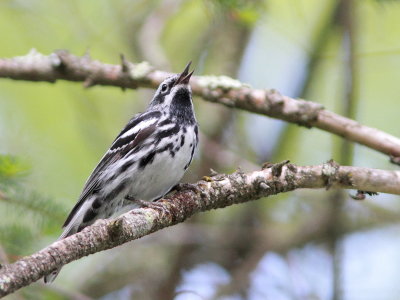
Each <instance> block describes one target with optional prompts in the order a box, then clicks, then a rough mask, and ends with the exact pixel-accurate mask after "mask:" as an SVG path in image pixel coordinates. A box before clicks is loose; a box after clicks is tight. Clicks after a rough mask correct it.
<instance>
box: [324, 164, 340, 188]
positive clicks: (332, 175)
mask: <svg viewBox="0 0 400 300" xmlns="http://www.w3.org/2000/svg"><path fill="white" fill-rule="evenodd" d="M338 171H339V165H338V163H336V162H335V161H334V160H333V159H331V160H329V161H328V162H326V163H324V164H323V165H322V177H323V179H324V184H325V187H326V190H329V188H330V187H331V186H332V185H333V184H334V183H335V182H339V172H338Z"/></svg>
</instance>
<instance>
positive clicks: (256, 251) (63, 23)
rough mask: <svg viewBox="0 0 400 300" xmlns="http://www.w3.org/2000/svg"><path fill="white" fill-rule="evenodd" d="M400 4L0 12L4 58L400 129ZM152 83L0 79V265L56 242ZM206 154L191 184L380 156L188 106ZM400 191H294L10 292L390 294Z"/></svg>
mask: <svg viewBox="0 0 400 300" xmlns="http://www.w3.org/2000/svg"><path fill="white" fill-rule="evenodd" d="M399 20H400V3H399V2H398V1H394V0H392V1H389V0H386V1H383V0H381V1H377V0H265V1H262V0H255V1H240V0H218V1H216V0H214V1H212V0H203V1H195V0H189V1H183V0H180V1H172V0H169V1H154V0H153V1H143V0H142V1H140V0H138V1H127V0H118V1H105V0H97V1H76V0H71V1H50V0H42V1H37V0H36V1H35V0H31V1H26V0H19V1H18V0H14V1H11V0H3V1H1V2H0V35H1V37H2V42H1V46H0V57H13V56H17V55H24V54H26V53H27V52H29V50H30V49H31V48H35V49H37V50H38V51H39V52H42V53H46V54H47V53H50V52H52V51H53V50H55V49H68V50H69V51H71V52H72V53H74V54H82V55H83V54H84V53H85V52H90V55H91V56H92V57H93V58H95V59H99V60H101V61H104V62H109V63H119V54H120V53H124V54H125V55H126V56H127V58H128V59H129V60H131V61H133V62H139V61H142V60H147V61H149V62H150V63H151V64H152V65H154V66H156V67H157V68H160V69H164V70H169V71H173V72H179V71H181V70H182V68H183V67H184V65H185V64H186V63H187V62H188V61H189V60H193V62H194V65H195V67H196V74H197V75H203V74H225V75H229V76H232V77H235V78H239V79H240V80H242V81H244V82H248V83H249V84H251V85H252V86H254V87H256V88H276V89H278V90H280V91H281V92H282V93H284V94H287V95H289V96H292V97H303V98H305V99H308V100H312V101H316V102H319V103H321V104H323V105H324V106H325V107H326V108H327V109H329V110H332V111H335V112H338V113H340V114H343V115H347V116H349V117H351V118H355V119H357V120H358V121H360V122H361V123H363V124H365V125H368V126H371V127H377V128H379V129H381V130H384V131H386V132H388V133H390V134H393V135H395V136H400V127H399V125H398V115H399V109H398V103H399V94H400V85H399V84H398V78H399V76H400V39H398V36H399V34H400V23H399V22H400V21H399ZM153 92H154V91H152V90H145V89H140V90H137V91H126V92H123V91H121V90H120V89H118V88H113V87H94V88H91V89H84V88H83V87H82V86H81V85H80V84H77V83H71V82H57V84H55V85H52V84H48V83H33V82H16V81H11V80H5V79H1V80H0V153H1V154H2V156H0V260H1V261H2V262H7V261H14V260H16V259H18V257H20V256H22V255H28V254H30V253H32V252H35V251H37V250H38V249H40V248H42V247H45V246H46V245H48V244H49V243H51V242H52V241H53V240H55V239H56V237H57V236H58V234H59V233H60V225H61V224H62V222H63V221H64V218H65V217H66V215H67V213H68V211H69V210H70V209H71V207H72V206H73V204H74V203H75V201H76V199H77V197H78V196H79V194H80V192H81V188H82V186H83V184H84V182H85V180H86V178H87V177H88V176H89V174H90V172H91V170H92V169H93V168H94V166H95V165H96V163H97V162H98V160H99V159H100V158H101V156H102V155H103V153H104V151H105V150H106V149H107V147H108V146H109V144H110V142H111V141H112V140H113V138H114V137H115V136H116V134H117V133H118V132H119V130H120V129H121V128H122V126H123V125H124V124H125V123H126V122H127V121H128V120H129V118H130V117H131V116H132V115H133V114H134V113H136V112H138V111H143V110H144V109H145V107H146V105H147V103H148V101H149V100H150V99H151V97H152V94H153ZM195 106H196V113H197V117H198V120H199V123H200V128H201V133H202V136H201V149H200V151H199V153H198V155H197V159H196V160H195V162H194V164H193V165H192V167H191V169H190V172H188V174H187V176H186V177H185V181H196V180H197V179H199V178H201V177H202V176H203V175H208V174H209V169H210V168H213V169H215V170H217V171H218V172H232V171H234V170H235V169H236V168H237V167H238V166H241V167H242V169H244V170H245V171H250V170H254V169H256V168H257V166H258V165H260V164H261V163H262V162H265V161H273V162H278V161H281V160H283V159H290V160H291V161H292V162H294V163H296V164H320V163H322V162H324V161H326V160H328V159H330V158H334V159H335V160H338V161H340V162H342V163H346V164H353V165H356V166H365V167H375V168H384V169H394V168H395V167H394V166H393V165H390V164H389V162H388V158H387V157H385V156H383V155H381V154H378V153H376V152H374V151H372V150H369V149H366V148H363V147H359V146H356V147H355V148H354V155H353V149H352V146H351V145H348V144H347V143H343V141H342V140H341V139H340V138H337V137H333V136H332V135H330V134H327V133H325V132H321V131H318V130H316V129H312V130H308V129H305V128H300V127H298V126H295V125H289V124H285V123H283V122H281V121H277V120H271V119H267V118H266V117H261V116H257V115H254V114H250V113H247V112H243V111H232V110H230V109H227V108H224V107H221V106H218V105H216V104H210V103H206V102H204V101H203V100H201V99H195ZM399 213H400V206H399V198H398V197H397V196H390V195H379V196H378V197H374V199H368V200H366V201H363V202H355V201H353V200H351V199H350V197H349V195H348V193H347V192H337V191H328V192H326V191H296V192H294V193H289V194H285V195H279V196H275V197H271V198H269V199H264V200H260V201H256V202H253V203H248V204H245V205H240V206H234V207H228V208H225V209H223V210H217V211H213V212H209V213H206V214H202V215H199V216H196V217H195V218H193V219H191V220H190V222H186V223H185V224H180V225H178V226H175V227H174V228H169V229H167V230H164V231H162V232H159V233H156V234H153V235H151V236H148V237H146V238H144V239H142V240H140V241H135V242H133V243H130V244H127V245H124V246H122V247H119V248H117V249H113V250H111V251H106V252H104V253H99V254H96V255H93V256H90V257H88V258H85V259H82V260H80V261H77V262H75V263H72V264H70V265H68V266H66V267H65V268H64V269H63V271H62V273H61V274H60V276H59V278H58V279H57V281H56V283H55V284H54V285H50V286H44V285H43V284H41V283H36V284H34V285H32V286H30V287H28V288H25V289H23V290H21V291H19V292H18V293H16V294H14V295H12V296H9V297H8V298H9V299H39V298H40V299H91V298H95V299H178V300H185V299H225V300H226V299H232V300H236V299H398V295H399V293H400V287H399V285H398V278H399V277H400V271H399V270H400V268H398V265H399V259H400V256H399V253H400V251H399V250H400V240H399V233H400V226H399V224H398V220H399Z"/></svg>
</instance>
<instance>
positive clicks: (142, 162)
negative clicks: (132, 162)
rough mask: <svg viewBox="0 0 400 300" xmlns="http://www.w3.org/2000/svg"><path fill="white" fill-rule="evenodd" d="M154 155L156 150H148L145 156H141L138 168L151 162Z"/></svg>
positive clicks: (142, 167)
mask: <svg viewBox="0 0 400 300" xmlns="http://www.w3.org/2000/svg"><path fill="white" fill-rule="evenodd" d="M155 155H156V152H155V151H153V152H150V153H149V154H147V155H146V156H145V157H143V158H142V159H141V160H140V163H139V168H140V169H144V168H145V167H146V166H147V165H148V164H150V163H152V162H153V160H154V156H155Z"/></svg>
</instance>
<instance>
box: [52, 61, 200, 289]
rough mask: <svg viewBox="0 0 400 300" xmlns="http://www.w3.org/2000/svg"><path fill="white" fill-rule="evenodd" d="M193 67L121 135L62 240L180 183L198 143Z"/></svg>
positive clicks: (170, 81)
mask: <svg viewBox="0 0 400 300" xmlns="http://www.w3.org/2000/svg"><path fill="white" fill-rule="evenodd" d="M190 65H191V62H189V63H188V64H187V65H186V67H185V69H184V70H183V72H182V73H180V74H176V75H173V76H170V77H168V78H166V79H165V80H164V81H163V82H162V83H161V84H160V85H159V87H158V88H157V90H156V92H155V94H154V96H153V98H152V100H151V102H150V104H149V105H148V107H147V109H146V110H145V111H144V112H143V113H139V114H136V115H135V116H133V118H132V119H131V120H130V121H129V122H128V124H127V125H126V126H125V127H124V128H123V129H122V131H121V132H120V133H119V134H118V136H117V137H116V138H115V140H114V141H113V142H112V144H111V146H110V148H109V149H108V151H107V152H106V153H105V154H104V156H103V158H102V159H101V160H100V162H99V163H98V165H97V166H96V167H95V169H94V170H93V172H92V174H91V175H90V176H89V178H88V180H87V181H86V183H85V185H84V188H83V191H82V193H81V195H80V197H79V199H78V201H77V203H76V204H75V206H74V207H73V208H72V210H71V212H70V213H69V215H68V217H67V219H66V221H65V223H64V225H63V229H64V230H63V232H62V234H61V235H60V237H59V238H58V240H60V239H64V238H66V237H68V236H70V235H72V234H75V233H77V232H80V231H81V230H83V229H84V228H85V227H87V226H89V225H91V224H93V223H94V222H95V221H96V220H98V219H105V218H110V217H113V216H115V215H118V214H121V213H122V212H124V211H127V210H130V209H132V208H137V207H141V206H142V205H143V203H146V202H144V201H156V200H158V199H160V198H162V197H164V196H165V195H166V194H167V193H168V192H170V191H171V190H172V189H173V188H174V187H175V186H176V185H177V184H178V183H179V181H180V180H181V178H182V177H183V175H184V173H185V172H186V170H187V169H188V167H189V165H190V163H191V162H192V159H193V155H194V154H195V151H196V148H197V145H198V142H199V137H198V136H199V134H198V124H197V120H196V116H195V112H194V108H193V100H192V91H191V88H190V85H189V81H190V78H191V76H192V74H193V72H194V70H193V71H192V72H189V69H190ZM141 203H142V204H141ZM60 270H61V268H59V269H56V270H54V271H53V272H52V273H50V274H49V275H47V276H45V277H44V282H45V283H50V282H52V281H54V279H55V278H56V277H57V275H58V273H59V272H60Z"/></svg>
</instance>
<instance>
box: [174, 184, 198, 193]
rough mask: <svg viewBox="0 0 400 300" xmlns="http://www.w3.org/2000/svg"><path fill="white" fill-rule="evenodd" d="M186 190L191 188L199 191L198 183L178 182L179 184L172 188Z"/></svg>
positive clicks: (195, 191) (193, 190)
mask: <svg viewBox="0 0 400 300" xmlns="http://www.w3.org/2000/svg"><path fill="white" fill-rule="evenodd" d="M184 190H190V191H192V192H194V193H197V191H198V189H197V185H196V184H192V183H178V184H177V185H175V186H174V187H173V188H172V189H171V192H173V191H175V192H182V191H184Z"/></svg>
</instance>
